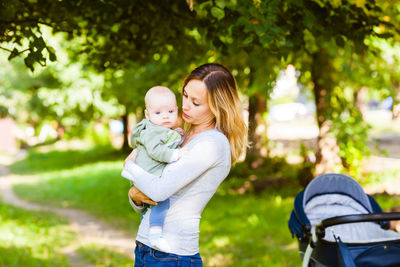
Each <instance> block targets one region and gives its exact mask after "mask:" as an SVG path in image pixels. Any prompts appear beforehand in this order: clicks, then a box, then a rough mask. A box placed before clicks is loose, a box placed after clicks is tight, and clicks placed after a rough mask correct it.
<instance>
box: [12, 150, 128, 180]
mask: <svg viewBox="0 0 400 267" xmlns="http://www.w3.org/2000/svg"><path fill="white" fill-rule="evenodd" d="M126 156H127V154H126V155H125V154H123V153H121V152H120V151H117V150H115V149H114V148H112V147H109V146H102V147H96V148H89V149H84V150H67V151H59V150H52V151H49V152H46V153H40V152H38V150H35V149H31V150H29V151H28V155H27V157H26V158H25V159H23V160H20V161H17V162H15V163H14V164H12V165H11V166H10V170H11V172H12V173H14V174H24V175H27V174H38V173H40V174H43V173H46V172H50V171H57V170H66V169H72V168H75V167H78V166H82V165H85V164H90V163H96V162H99V161H115V160H122V159H123V158H124V157H126Z"/></svg>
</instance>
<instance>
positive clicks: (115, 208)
mask: <svg viewBox="0 0 400 267" xmlns="http://www.w3.org/2000/svg"><path fill="white" fill-rule="evenodd" d="M96 151H97V152H96ZM49 153H50V154H48V153H45V154H43V153H41V154H38V153H37V152H35V151H31V152H30V154H29V156H28V158H27V159H25V160H23V161H20V162H19V163H18V165H15V166H19V167H18V173H23V174H25V175H26V176H27V178H30V177H34V178H38V179H40V180H41V181H40V182H39V183H37V184H30V185H28V184H27V185H18V186H16V187H15V189H16V192H17V193H18V194H19V195H20V196H24V198H25V199H28V200H30V201H35V202H40V203H46V204H49V203H51V205H55V206H61V207H74V208H78V209H82V210H85V211H87V212H89V213H91V214H93V215H94V216H96V217H97V218H99V219H101V220H104V221H106V222H108V223H110V224H111V225H113V226H114V227H116V228H118V229H123V230H125V231H127V232H129V233H131V234H132V236H133V235H134V234H135V232H136V230H137V227H138V224H139V215H137V214H135V213H134V212H133V211H132V210H131V208H130V206H129V204H128V202H127V191H128V188H129V183H128V181H126V180H125V179H124V178H122V177H121V176H120V172H121V168H122V165H121V164H122V159H123V156H124V155H122V156H121V157H119V156H118V155H117V153H116V152H115V151H112V150H110V151H109V152H108V153H110V154H111V156H107V153H106V152H105V151H104V154H102V153H100V152H99V151H98V150H87V151H79V152H78V151H66V152H57V153H55V152H49ZM85 153H88V156H87V157H86V156H85ZM96 154H97V155H98V156H99V158H98V160H96V159H95V158H96V157H95V156H96ZM49 155H52V156H49ZM36 157H37V158H39V159H40V160H38V159H33V158H36ZM73 157H77V159H85V160H86V161H85V160H84V161H83V162H81V163H79V162H78V160H77V159H73ZM58 161H61V162H58ZM31 162H36V163H37V164H34V165H32V164H31ZM71 162H75V163H74V164H71ZM63 164H64V165H63ZM45 166H49V168H46V169H42V168H44V167H45ZM63 166H65V167H63ZM233 173H236V174H238V173H240V172H238V171H237V170H236V171H234V172H233ZM289 174H290V175H289V176H293V175H292V174H291V173H289ZM397 174H398V172H396V171H395V172H390V173H383V174H382V173H381V174H379V175H373V174H371V175H370V176H369V177H367V178H366V179H364V180H363V181H362V184H369V183H382V182H390V181H391V179H393V177H396V175H397ZM238 177H239V176H238ZM289 180H290V179H289ZM292 182H293V181H292ZM241 183H242V181H241V180H240V179H239V178H232V179H229V180H227V181H225V182H224V183H223V184H222V186H221V187H220V188H219V189H218V191H217V192H216V194H215V195H214V197H213V198H212V199H211V201H210V203H209V204H208V205H207V207H206V208H205V210H204V212H203V214H202V220H201V223H200V252H201V255H202V257H203V260H204V263H205V266H299V265H300V256H299V253H298V250H297V242H296V240H295V239H292V237H291V235H290V232H289V230H288V226H287V221H288V219H289V215H290V212H291V210H292V209H293V197H294V196H295V195H296V193H297V192H298V191H300V189H298V190H296V189H295V188H294V187H293V183H291V184H288V185H286V186H284V187H283V188H282V189H281V190H279V191H275V192H274V191H273V190H268V191H267V192H264V193H262V194H252V193H248V194H244V195H240V194H232V193H229V192H231V191H230V190H228V189H229V188H231V187H235V185H240V184H241ZM376 199H377V201H378V203H380V204H381V206H382V208H383V209H388V208H391V207H392V206H395V205H397V204H400V199H399V198H393V197H390V196H385V195H378V196H376ZM7 249H13V248H8V247H7ZM80 252H81V253H82V254H83V255H84V257H85V258H86V259H87V260H88V261H89V262H91V263H92V264H100V265H98V266H116V265H113V263H117V262H118V264H117V265H118V266H125V264H128V263H129V259H126V258H125V257H124V256H122V255H119V254H118V253H115V252H113V251H111V250H107V249H106V248H103V247H96V246H91V247H85V248H81V250H80ZM128 265H129V264H128Z"/></svg>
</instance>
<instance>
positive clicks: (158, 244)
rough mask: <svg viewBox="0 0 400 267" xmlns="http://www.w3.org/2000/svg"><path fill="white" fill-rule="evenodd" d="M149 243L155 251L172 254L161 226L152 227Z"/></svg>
mask: <svg viewBox="0 0 400 267" xmlns="http://www.w3.org/2000/svg"><path fill="white" fill-rule="evenodd" d="M149 241H150V244H151V245H152V246H153V247H154V248H155V249H157V250H160V251H162V252H171V248H170V246H169V245H168V242H167V240H165V239H164V238H163V236H162V228H161V227H160V226H153V227H150V231H149Z"/></svg>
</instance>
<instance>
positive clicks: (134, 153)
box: [123, 148, 137, 167]
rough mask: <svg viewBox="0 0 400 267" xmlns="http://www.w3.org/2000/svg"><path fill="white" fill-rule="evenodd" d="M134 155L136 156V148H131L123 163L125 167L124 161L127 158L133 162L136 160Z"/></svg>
mask: <svg viewBox="0 0 400 267" xmlns="http://www.w3.org/2000/svg"><path fill="white" fill-rule="evenodd" d="M136 157H137V148H135V149H134V150H132V152H131V153H130V154H129V155H128V156H127V157H126V159H125V160H124V163H123V165H124V167H125V164H126V162H127V161H128V160H132V161H133V162H135V161H136Z"/></svg>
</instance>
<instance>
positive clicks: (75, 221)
mask: <svg viewBox="0 0 400 267" xmlns="http://www.w3.org/2000/svg"><path fill="white" fill-rule="evenodd" d="M27 182H29V183H35V182H37V181H36V180H35V179H29V180H28V179H21V178H19V177H17V176H13V175H10V172H9V170H8V168H7V166H5V165H0V195H1V197H2V199H3V201H4V202H5V203H7V204H10V205H13V206H17V207H20V208H23V209H26V210H33V211H49V212H52V213H55V214H58V215H60V216H63V217H65V218H66V219H68V220H69V222H70V227H71V229H72V230H73V231H75V232H76V233H77V236H78V238H77V240H76V242H75V243H73V244H71V245H70V246H68V247H65V248H64V249H63V253H64V254H65V255H66V256H67V257H68V260H69V262H70V264H71V265H72V266H90V265H88V263H87V262H85V261H84V260H83V259H82V258H81V257H80V256H79V254H78V253H77V249H78V248H79V247H80V246H84V245H87V244H97V245H101V246H105V247H109V248H112V249H114V250H117V251H119V252H121V253H123V254H125V255H126V256H128V257H130V258H131V259H133V255H134V253H133V252H134V237H133V236H130V235H127V234H126V233H124V232H122V231H117V230H115V229H113V228H111V227H110V226H108V225H106V224H104V223H103V222H100V221H98V220H96V219H95V218H94V217H92V216H90V215H89V214H87V213H85V212H82V211H80V210H75V209H70V208H58V207H51V206H47V205H41V204H36V203H31V202H26V201H24V200H22V199H20V198H18V197H17V196H16V195H15V193H14V191H13V189H12V186H13V185H14V184H18V183H27Z"/></svg>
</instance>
